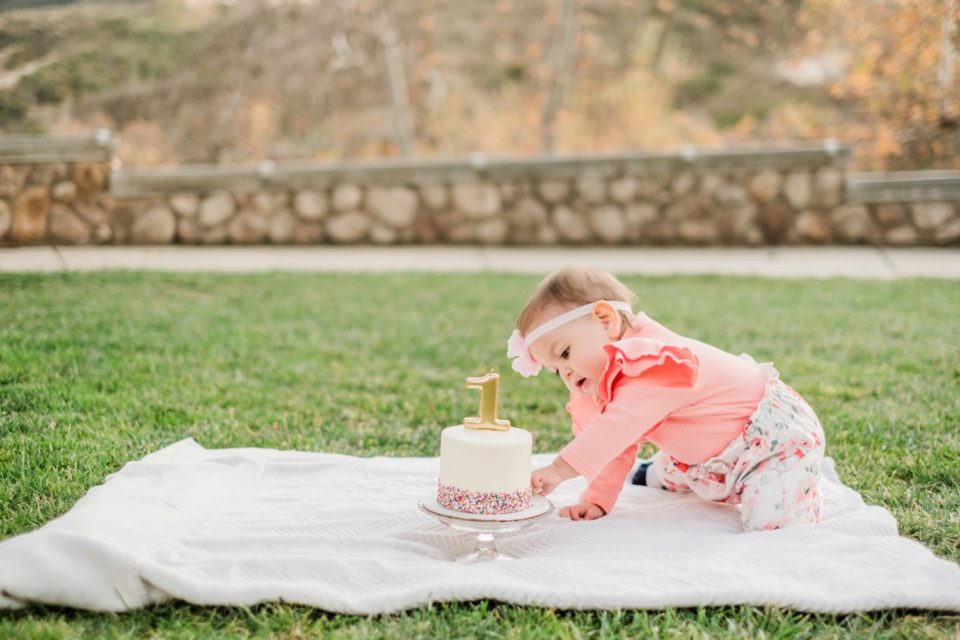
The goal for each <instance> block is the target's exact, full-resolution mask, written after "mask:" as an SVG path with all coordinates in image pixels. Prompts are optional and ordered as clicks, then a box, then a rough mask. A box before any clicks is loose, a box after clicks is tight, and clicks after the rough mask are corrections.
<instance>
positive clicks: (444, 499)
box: [437, 482, 533, 516]
mask: <svg viewBox="0 0 960 640" xmlns="http://www.w3.org/2000/svg"><path fill="white" fill-rule="evenodd" d="M437 502H439V503H440V504H441V505H442V506H444V507H446V508H447V509H453V510H454V511H460V512H461V513H472V514H479V515H487V516H492V515H499V514H501V513H516V512H517V511H523V510H524V509H528V508H530V507H531V506H533V489H531V488H530V487H527V488H526V489H519V490H517V491H494V492H484V491H467V490H465V489H460V488H458V487H452V486H448V485H445V484H442V483H439V482H438V483H437Z"/></svg>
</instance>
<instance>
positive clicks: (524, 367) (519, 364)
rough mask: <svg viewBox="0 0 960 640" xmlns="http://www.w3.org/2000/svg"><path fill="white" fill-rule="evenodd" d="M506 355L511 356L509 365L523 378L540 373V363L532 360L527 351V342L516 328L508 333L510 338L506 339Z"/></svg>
mask: <svg viewBox="0 0 960 640" xmlns="http://www.w3.org/2000/svg"><path fill="white" fill-rule="evenodd" d="M507 357H508V358H513V362H511V363H510V366H512V367H513V370H514V371H516V372H517V373H519V374H520V375H522V376H523V377H524V378H529V377H530V376H535V375H537V374H538V373H540V364H539V363H538V362H537V361H536V360H534V359H533V357H531V355H530V352H529V351H527V344H526V342H524V340H523V336H522V335H520V332H519V331H518V330H517V329H514V330H513V333H511V334H510V339H509V340H507Z"/></svg>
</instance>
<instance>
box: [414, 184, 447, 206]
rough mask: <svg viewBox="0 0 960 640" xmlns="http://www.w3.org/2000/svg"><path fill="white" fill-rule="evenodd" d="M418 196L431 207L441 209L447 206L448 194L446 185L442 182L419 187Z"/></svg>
mask: <svg viewBox="0 0 960 640" xmlns="http://www.w3.org/2000/svg"><path fill="white" fill-rule="evenodd" d="M420 197H421V198H422V199H423V202H424V204H426V205H427V206H428V207H430V208H431V209H443V208H444V207H446V206H447V202H448V201H449V196H448V195H447V187H446V186H445V185H442V184H429V185H423V186H421V187H420Z"/></svg>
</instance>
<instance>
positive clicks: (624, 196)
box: [610, 176, 637, 204]
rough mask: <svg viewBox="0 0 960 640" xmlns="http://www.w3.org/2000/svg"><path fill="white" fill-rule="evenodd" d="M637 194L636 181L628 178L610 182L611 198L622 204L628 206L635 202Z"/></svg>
mask: <svg viewBox="0 0 960 640" xmlns="http://www.w3.org/2000/svg"><path fill="white" fill-rule="evenodd" d="M636 194H637V181H636V179H634V178H632V177H630V176H627V177H625V178H618V179H616V180H611V181H610V197H611V198H613V199H614V200H615V201H617V202H619V203H620V204H626V203H628V202H630V201H631V200H633V197H634V196H635V195H636Z"/></svg>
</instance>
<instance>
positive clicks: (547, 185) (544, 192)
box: [537, 180, 570, 204]
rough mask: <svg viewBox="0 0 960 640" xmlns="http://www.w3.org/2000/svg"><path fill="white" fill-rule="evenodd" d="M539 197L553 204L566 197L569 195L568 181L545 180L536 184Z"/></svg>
mask: <svg viewBox="0 0 960 640" xmlns="http://www.w3.org/2000/svg"><path fill="white" fill-rule="evenodd" d="M537 190H538V191H539V192H540V197H541V198H543V199H544V200H546V201H547V202H549V203H551V204H553V203H557V202H561V201H563V200H566V199H567V196H569V195H570V183H569V182H563V181H561V180H547V181H544V182H541V183H540V184H539V185H537Z"/></svg>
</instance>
